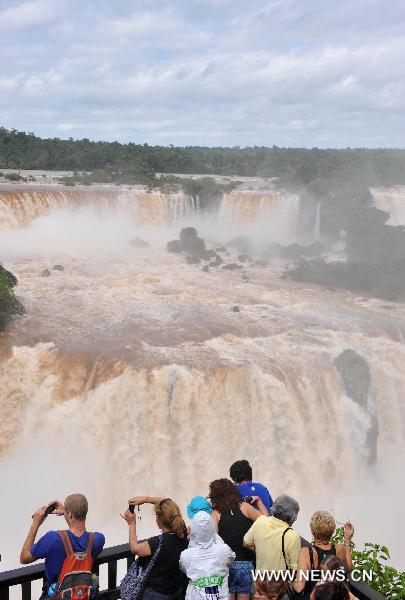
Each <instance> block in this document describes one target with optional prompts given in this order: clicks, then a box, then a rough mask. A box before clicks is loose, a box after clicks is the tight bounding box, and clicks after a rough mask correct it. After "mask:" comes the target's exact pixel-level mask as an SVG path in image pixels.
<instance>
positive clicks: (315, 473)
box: [0, 189, 405, 568]
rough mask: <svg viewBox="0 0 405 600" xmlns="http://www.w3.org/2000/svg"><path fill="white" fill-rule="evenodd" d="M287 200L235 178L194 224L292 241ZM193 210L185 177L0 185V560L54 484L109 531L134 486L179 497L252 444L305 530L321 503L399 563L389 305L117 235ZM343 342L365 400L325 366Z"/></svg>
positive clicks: (113, 535) (400, 377)
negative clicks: (359, 368) (118, 184)
mask: <svg viewBox="0 0 405 600" xmlns="http://www.w3.org/2000/svg"><path fill="white" fill-rule="evenodd" d="M86 207H87V208H86ZM89 207H91V210H87V209H88V208H89ZM83 208H85V209H86V210H83ZM79 209H80V210H79ZM298 211H299V198H298V197H297V196H294V195H292V194H281V193H276V192H237V191H235V192H232V193H230V194H226V195H224V197H223V200H222V203H221V205H220V207H219V210H218V212H217V213H214V212H213V213H212V214H210V215H206V217H207V231H208V230H209V229H211V230H212V229H213V228H214V227H215V228H216V231H215V234H216V239H219V240H222V241H226V238H225V235H227V234H228V229H226V227H228V226H229V227H230V229H232V228H235V229H237V230H238V231H240V232H242V233H243V232H248V233H249V234H251V235H252V236H256V235H257V236H258V235H259V233H260V232H261V231H262V232H263V233H262V235H263V236H267V238H266V239H267V243H268V242H269V237H270V236H272V235H274V237H275V238H276V236H277V235H280V236H285V238H286V239H288V238H290V239H293V237H294V235H295V230H296V225H297V219H298ZM201 213H202V211H201V204H200V201H199V199H198V198H191V197H187V196H185V195H183V194H181V193H178V194H167V195H164V194H161V193H160V192H151V193H147V192H145V191H142V190H122V189H117V190H113V189H110V190H105V191H101V192H100V191H95V190H77V189H73V190H63V191H56V192H51V191H49V192H43V191H35V192H34V191H27V192H20V191H19V192H16V193H13V194H12V193H11V192H5V191H1V192H0V227H1V228H2V229H3V231H0V255H1V257H2V262H3V264H4V266H5V267H6V268H8V269H10V270H11V271H12V272H14V273H15V275H16V276H17V277H18V280H19V285H18V287H17V288H16V294H17V296H18V297H19V299H21V301H22V302H23V303H24V305H25V307H26V315H25V316H24V317H23V318H21V319H18V320H16V321H15V322H13V323H12V324H11V325H10V327H9V328H8V330H7V332H5V333H3V334H2V335H0V344H1V345H0V469H1V474H2V478H3V479H6V478H7V480H8V482H9V483H8V486H5V487H7V490H6V491H5V492H4V494H5V498H4V501H3V506H4V510H3V511H2V515H3V516H1V515H0V529H1V530H2V531H6V534H5V537H6V538H7V540H9V539H10V540H12V541H11V542H10V544H7V547H6V548H5V549H4V556H2V559H3V561H5V562H6V563H7V564H8V566H9V567H10V568H11V567H12V566H14V565H15V563H16V561H17V556H18V553H17V547H18V546H19V545H20V542H21V540H20V538H21V539H22V538H23V535H24V532H23V531H22V530H21V528H23V527H24V526H25V521H24V520H23V519H21V518H19V516H20V515H21V514H24V518H25V519H26V518H27V517H28V516H29V515H30V514H31V512H29V511H31V510H32V509H34V508H35V504H37V505H38V506H39V505H40V504H41V503H44V502H46V501H47V500H48V499H49V498H53V497H55V495H57V496H59V495H60V496H62V497H63V495H67V493H69V492H72V491H83V492H84V493H86V494H87V495H88V496H89V499H90V504H91V514H92V519H94V520H92V525H91V526H92V527H93V525H94V527H99V528H100V529H101V528H102V526H103V523H104V524H105V528H106V529H107V530H108V543H109V544H113V543H119V542H122V541H123V539H124V537H125V535H126V531H125V530H124V529H122V528H120V527H119V523H120V519H119V516H118V514H119V512H120V511H122V509H123V508H124V507H125V501H126V499H127V498H128V497H130V495H134V494H138V493H139V494H141V493H146V494H149V493H150V494H156V495H159V494H161V495H164V496H168V495H170V496H173V497H174V498H175V499H176V500H178V502H179V503H180V504H181V506H182V507H184V506H185V504H186V502H187V501H188V500H189V498H190V497H191V496H193V495H197V494H202V495H206V493H207V486H208V483H209V481H210V480H212V479H214V478H216V477H221V476H227V474H228V472H229V471H228V469H229V465H230V464H231V463H232V462H233V461H235V460H237V459H240V458H248V459H249V460H250V461H251V462H252V464H253V466H254V470H255V478H257V479H258V480H263V481H264V482H265V483H268V485H269V487H270V489H271V492H272V494H273V495H274V496H276V495H278V494H280V493H290V494H292V495H294V496H296V497H297V498H298V499H299V501H300V504H301V506H302V521H300V522H299V523H298V524H297V527H299V529H298V530H299V531H300V532H301V533H303V534H304V535H308V532H307V530H306V529H305V527H307V524H308V515H309V514H310V512H313V511H315V510H318V509H330V508H332V507H333V508H334V509H335V510H336V511H338V512H337V518H339V520H343V519H345V518H347V514H348V513H349V514H350V516H351V518H352V520H353V521H354V524H355V527H356V535H357V536H361V537H362V539H364V538H368V539H369V540H371V541H376V542H380V543H384V544H387V545H388V546H390V545H392V546H393V555H394V558H395V564H396V566H398V567H400V566H401V565H400V557H401V556H404V552H403V550H404V547H403V541H402V539H399V538H398V535H397V524H398V522H399V521H400V520H401V519H402V518H405V515H403V502H402V498H403V495H402V494H401V490H400V489H399V486H401V485H402V483H401V479H400V477H399V476H397V475H396V472H395V464H396V461H397V459H398V457H402V456H403V454H404V451H405V406H404V403H403V398H404V395H405V374H404V368H403V365H404V364H405V346H404V340H405V326H404V320H403V312H404V307H403V305H401V304H395V303H387V302H381V301H379V300H370V299H369V300H367V299H366V298H364V297H362V296H356V295H355V294H352V293H349V292H343V291H333V290H325V289H323V288H318V287H316V286H310V285H302V284H300V283H294V282H291V281H288V280H285V279H284V278H283V277H281V276H280V274H281V271H280V267H279V265H278V264H270V265H268V266H263V265H257V264H248V263H244V264H243V271H242V269H241V270H238V269H236V270H234V271H231V270H229V271H228V270H223V269H222V267H221V266H218V267H210V268H209V270H208V271H206V272H203V271H202V264H198V265H194V264H187V262H186V261H185V258H184V256H181V255H177V254H176V255H175V254H170V253H168V252H166V251H165V250H162V248H161V246H162V244H160V246H159V244H157V243H156V244H154V239H153V238H146V239H148V240H149V241H150V243H151V245H150V246H149V247H147V248H141V249H139V248H135V247H133V246H131V245H130V244H129V243H128V241H129V239H130V236H131V235H133V230H134V226H136V225H137V224H140V225H142V226H145V231H149V230H148V228H147V227H146V226H149V225H154V226H155V228H156V232H157V234H156V235H157V237H158V238H159V241H160V240H161V239H162V238H164V236H165V235H167V231H168V227H169V225H170V224H173V222H174V223H177V221H178V222H179V223H180V222H181V221H182V220H184V219H186V220H187V219H190V218H194V217H196V216H198V215H201ZM95 214H98V215H99V216H100V218H99V219H96V218H95V216H94V215H95ZM45 215H47V218H46V219H42V221H44V220H45V221H47V220H48V221H47V223H45V224H44V223H43V222H42V225H41V219H40V218H39V217H41V216H42V217H45ZM72 215H73V216H72ZM38 224H39V225H41V226H39V225H38ZM263 224H264V226H263ZM15 228H19V229H18V230H17V229H15ZM6 229H9V231H7V230H6ZM135 229H136V227H135ZM176 231H177V232H178V225H176ZM78 232H80V233H81V235H82V236H83V237H85V238H86V241H87V245H80V244H79V242H78V235H77V234H78ZM45 233H46V234H47V235H45ZM48 234H49V235H48ZM170 235H171V231H170ZM47 236H48V237H47ZM219 236H222V237H219ZM169 239H170V238H169ZM253 239H256V237H255V238H253ZM43 240H44V243H43V244H41V243H40V242H42V241H43ZM207 245H208V247H209V244H208V242H207ZM222 256H223V257H224V259H225V260H234V258H233V257H227V255H226V254H225V252H224V253H223V254H222ZM55 264H61V265H63V267H64V270H63V271H60V270H52V266H53V265H55ZM44 269H50V276H49V277H43V276H42V275H41V274H42V273H43V271H44ZM235 305H237V306H238V307H239V312H234V311H233V307H234V306H235ZM345 350H352V351H353V352H355V353H356V355H358V356H359V357H360V358H359V359H358V360H359V364H360V363H361V364H367V369H368V370H369V374H370V381H369V385H368V388H367V394H366V396H367V402H365V403H362V402H361V401H357V400H356V397H355V394H351V393H350V392H351V389H352V388H351V385H350V381H349V383H348V382H347V381H345V380H344V379H343V378H342V374H341V372H340V371H339V370H338V369H337V367H336V364H337V363H336V360H337V358H338V357H339V356H340V355H342V353H343V352H344V351H345ZM347 356H349V358H350V356H352V354H350V353H349V354H347V353H346V357H347ZM348 362H349V363H350V361H348ZM349 367H350V364H349ZM367 372H368V371H367ZM345 377H346V378H348V379H349V380H350V368H349V369H348V372H346V373H345ZM352 396H353V397H352ZM370 433H372V434H373V435H370ZM372 461H374V462H373V465H372V466H370V462H372ZM15 489H18V490H19V489H23V490H24V492H23V494H15ZM15 496H18V497H17V498H16V497H15ZM20 496H21V498H20ZM27 498H29V503H28V501H27ZM359 498H360V500H359ZM391 501H394V502H396V503H397V504H398V502H399V501H400V502H401V505H400V506H399V507H398V513H396V514H395V518H392V519H390V518H389V517H387V518H386V519H384V520H383V523H381V524H380V521H381V520H379V519H374V518H372V517H373V515H375V514H376V512H377V511H378V510H379V508H380V506H381V505H388V504H389V503H390V502H391ZM31 503H32V504H33V506H31ZM145 510H146V509H145ZM349 511H350V512H349ZM401 511H402V512H401ZM115 515H117V516H116V517H115ZM300 518H301V517H300ZM1 519H2V520H1ZM97 519H99V520H100V522H101V525H100V523H98V522H97ZM16 523H17V525H16ZM20 525H21V528H20V529H19V527H20ZM379 527H382V529H383V530H380V529H379ZM143 533H145V534H148V533H149V532H143ZM2 554H3V551H2ZM3 564H4V563H3Z"/></svg>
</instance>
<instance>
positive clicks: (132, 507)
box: [128, 504, 135, 514]
mask: <svg viewBox="0 0 405 600" xmlns="http://www.w3.org/2000/svg"><path fill="white" fill-rule="evenodd" d="M128 510H129V512H130V513H132V514H134V512H135V504H130V505H129V506H128Z"/></svg>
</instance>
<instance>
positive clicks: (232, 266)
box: [222, 263, 242, 271]
mask: <svg viewBox="0 0 405 600" xmlns="http://www.w3.org/2000/svg"><path fill="white" fill-rule="evenodd" d="M222 268H223V269H227V270H228V271H235V270H236V269H242V265H238V263H228V264H227V265H224V266H223V267H222Z"/></svg>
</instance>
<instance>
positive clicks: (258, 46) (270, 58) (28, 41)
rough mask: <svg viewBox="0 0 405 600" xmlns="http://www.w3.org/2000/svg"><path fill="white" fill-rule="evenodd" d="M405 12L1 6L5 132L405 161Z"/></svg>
mask: <svg viewBox="0 0 405 600" xmlns="http://www.w3.org/2000/svg"><path fill="white" fill-rule="evenodd" d="M404 32H405V0H384V1H383V0H339V1H336V0H170V2H162V1H157V0H144V1H138V0H132V1H131V0H109V1H108V0H93V1H91V0H29V1H21V0H0V126H3V127H6V128H8V129H11V128H15V129H19V130H24V131H31V132H34V133H35V134H37V135H40V136H42V137H61V138H68V137H73V138H89V139H94V140H108V141H112V140H118V141H120V142H134V143H149V144H160V145H168V144H174V145H178V146H186V145H205V146H221V145H222V146H241V147H243V146H253V145H258V146H272V145H273V144H275V145H278V146H294V147H302V146H305V147H315V146H317V147H348V146H351V147H364V146H366V147H405V135H404V134H405V101H404V99H405V67H404V56H405V34H404Z"/></svg>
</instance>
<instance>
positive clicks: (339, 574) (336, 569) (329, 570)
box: [299, 554, 356, 600]
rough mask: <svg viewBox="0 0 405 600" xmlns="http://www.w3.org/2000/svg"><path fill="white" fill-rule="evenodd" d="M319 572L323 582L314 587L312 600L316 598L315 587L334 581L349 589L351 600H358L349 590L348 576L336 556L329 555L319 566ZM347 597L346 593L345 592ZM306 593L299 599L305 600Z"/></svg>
mask: <svg viewBox="0 0 405 600" xmlns="http://www.w3.org/2000/svg"><path fill="white" fill-rule="evenodd" d="M319 571H320V573H321V574H322V580H321V581H319V582H317V583H316V585H315V586H314V590H313V591H312V593H311V595H310V600H314V597H315V587H316V586H318V585H321V584H322V583H323V582H325V581H332V582H335V583H336V584H338V585H339V586H344V587H346V588H347V591H348V593H349V598H350V600H356V596H354V595H353V594H352V593H351V591H350V590H349V586H348V584H347V575H346V571H345V568H344V565H343V563H342V561H341V560H340V559H339V558H338V557H337V556H335V555H333V554H329V555H328V556H326V558H324V559H323V561H322V562H321V563H320V565H319ZM343 594H344V595H345V592H343ZM305 597H306V596H305V592H304V593H301V594H300V596H299V598H300V600H301V599H302V598H305Z"/></svg>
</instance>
